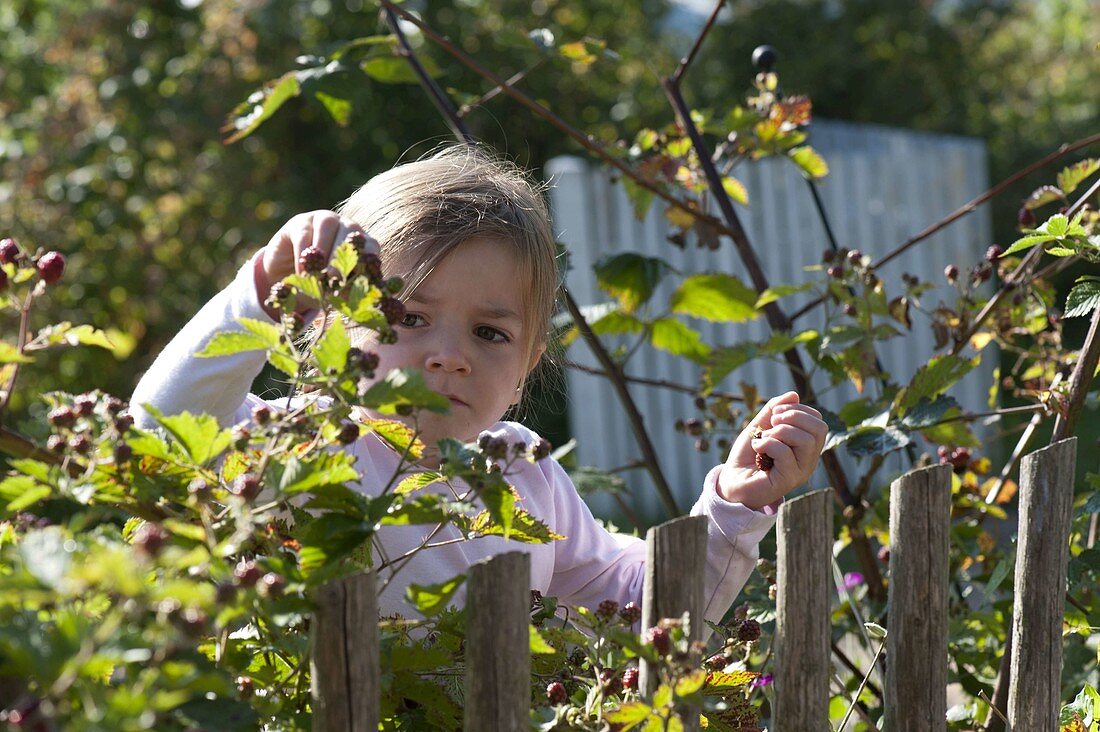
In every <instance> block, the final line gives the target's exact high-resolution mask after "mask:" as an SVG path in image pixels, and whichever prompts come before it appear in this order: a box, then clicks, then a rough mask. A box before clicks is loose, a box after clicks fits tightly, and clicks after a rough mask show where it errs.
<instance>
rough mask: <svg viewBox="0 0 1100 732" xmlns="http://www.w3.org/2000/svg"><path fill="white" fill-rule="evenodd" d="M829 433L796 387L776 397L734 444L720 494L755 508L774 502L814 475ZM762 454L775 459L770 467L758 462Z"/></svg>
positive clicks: (719, 488) (729, 499)
mask: <svg viewBox="0 0 1100 732" xmlns="http://www.w3.org/2000/svg"><path fill="white" fill-rule="evenodd" d="M828 432H829V428H828V426H827V425H826V424H825V422H824V421H823V420H822V419H821V413H820V412H818V411H817V410H816V409H814V408H813V407H810V406H807V405H805V404H801V403H800V402H799V400H798V394H797V393H796V392H793V391H789V392H787V393H786V394H782V395H780V396H777V397H775V398H773V399H771V400H770V401H768V403H767V404H765V405H764V407H763V408H762V409H761V410H760V412H759V413H758V414H757V415H756V417H754V418H753V420H752V422H750V423H749V426H748V427H746V428H745V429H744V430H743V431H742V432H741V434H740V435H738V436H737V440H736V441H735V442H734V443H733V447H732V448H731V449H730V454H729V457H728V458H727V459H726V464H725V465H723V466H722V472H721V473H719V475H718V494H719V495H720V496H722V497H723V498H725V499H726V500H727V501H733V502H737V503H741V504H743V505H745V506H747V507H748V508H751V509H753V510H759V509H761V508H763V507H764V506H767V505H769V504H771V503H774V502H775V501H777V500H779V499H780V498H782V497H783V496H785V495H787V494H788V493H790V492H791V491H792V490H794V489H795V488H797V487H798V486H800V485H802V484H803V483H805V482H806V481H807V480H809V478H810V475H812V474H813V472H814V469H815V468H816V467H817V461H818V459H819V458H820V457H821V449H822V448H823V447H824V446H825V436H826V435H827V434H828ZM754 433H759V437H755V436H754ZM757 453H761V454H764V455H767V456H768V457H770V458H771V459H772V461H773V464H772V467H771V469H770V470H767V471H765V470H760V469H759V468H758V467H757V465H756V454H757Z"/></svg>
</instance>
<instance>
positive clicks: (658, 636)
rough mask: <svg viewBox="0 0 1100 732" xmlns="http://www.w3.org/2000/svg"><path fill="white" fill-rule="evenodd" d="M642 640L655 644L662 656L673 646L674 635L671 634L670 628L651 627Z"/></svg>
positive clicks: (654, 646) (648, 643)
mask: <svg viewBox="0 0 1100 732" xmlns="http://www.w3.org/2000/svg"><path fill="white" fill-rule="evenodd" d="M642 640H643V642H645V643H646V644H647V645H651V646H653V648H654V649H655V650H656V651H657V653H659V654H661V655H662V656H664V655H667V654H668V651H669V649H670V648H671V646H672V636H671V635H670V634H669V632H668V628H661V627H653V628H650V629H649V630H647V631H646V632H645V635H644V636H643V638H642Z"/></svg>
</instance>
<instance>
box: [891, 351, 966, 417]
mask: <svg viewBox="0 0 1100 732" xmlns="http://www.w3.org/2000/svg"><path fill="white" fill-rule="evenodd" d="M980 361H981V356H975V357H974V358H972V359H964V358H959V357H958V356H952V355H947V356H939V357H935V358H932V359H931V360H930V361H929V362H928V363H926V364H924V365H922V366H921V367H920V368H918V369H917V372H916V373H915V374H913V380H912V381H911V382H910V383H909V386H907V387H905V388H904V389H903V390H902V391H901V392H900V393H899V395H898V396H899V407H900V410H899V411H900V413H901V414H904V413H905V412H907V411H908V410H909V409H911V408H913V407H915V406H916V405H917V404H918V403H919V402H920V400H922V399H935V398H936V397H937V396H939V395H940V394H942V393H944V392H945V391H947V390H948V389H950V388H951V387H952V386H954V385H955V383H956V382H957V381H958V380H959V379H961V378H962V377H964V376H966V374H968V373H969V372H970V370H971V369H973V368H974V367H975V366H977V365H978V363H979V362H980Z"/></svg>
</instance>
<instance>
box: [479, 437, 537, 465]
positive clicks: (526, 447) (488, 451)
mask: <svg viewBox="0 0 1100 732" xmlns="http://www.w3.org/2000/svg"><path fill="white" fill-rule="evenodd" d="M477 447H478V449H479V450H481V452H482V454H483V455H484V456H485V458H486V459H488V460H491V461H493V462H503V461H507V464H509V465H510V464H511V463H510V461H511V460H516V459H525V460H529V461H531V462H537V461H539V460H542V459H543V458H547V457H549V456H550V453H551V452H552V451H553V449H554V448H553V446H552V445H551V444H550V441H549V440H547V439H545V438H542V437H540V438H539V439H538V440H537V441H535V442H531V443H527V442H523V441H521V440H517V441H516V442H513V443H509V442H508V440H506V439H504V438H503V437H495V436H493V435H491V434H489V433H488V432H484V433H482V434H481V436H480V437H478V438H477ZM505 467H507V466H505Z"/></svg>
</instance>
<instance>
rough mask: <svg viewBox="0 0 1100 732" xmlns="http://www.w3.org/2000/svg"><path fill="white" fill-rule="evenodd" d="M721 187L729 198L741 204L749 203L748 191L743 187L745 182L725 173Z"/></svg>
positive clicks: (746, 204)
mask: <svg viewBox="0 0 1100 732" xmlns="http://www.w3.org/2000/svg"><path fill="white" fill-rule="evenodd" d="M722 188H723V189H724V190H725V191H726V195H727V196H729V197H730V199H731V200H733V201H736V202H737V203H740V204H741V205H742V206H748V205H749V191H748V189H747V188H745V184H744V183H742V182H741V181H739V180H737V179H736V178H734V177H733V176H732V175H726V176H723V177H722Z"/></svg>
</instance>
